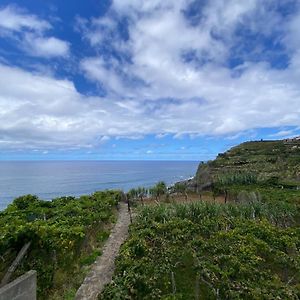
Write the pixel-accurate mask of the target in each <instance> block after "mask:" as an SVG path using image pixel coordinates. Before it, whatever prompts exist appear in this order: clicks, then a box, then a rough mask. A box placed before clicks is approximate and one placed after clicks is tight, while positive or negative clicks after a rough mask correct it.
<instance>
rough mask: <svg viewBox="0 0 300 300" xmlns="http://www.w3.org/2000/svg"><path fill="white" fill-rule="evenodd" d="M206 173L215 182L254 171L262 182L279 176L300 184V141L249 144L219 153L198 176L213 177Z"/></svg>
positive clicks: (201, 165) (200, 170)
mask: <svg viewBox="0 0 300 300" xmlns="http://www.w3.org/2000/svg"><path fill="white" fill-rule="evenodd" d="M204 170H208V171H209V175H210V176H211V177H212V178H213V179H214V178H215V177H216V176H217V175H218V174H222V173H225V172H236V171H239V172H243V171H247V172H249V171H251V172H255V173H257V174H258V175H259V178H260V179H267V178H270V177H272V176H276V177H279V178H280V179H281V180H283V181H285V182H295V183H297V182H299V181H300V140H298V141H289V142H286V141H284V140H282V141H281V140H280V141H260V142H246V143H243V144H240V145H239V146H236V147H234V148H232V149H230V150H228V151H227V152H225V153H222V154H219V155H218V157H217V158H216V159H215V160H213V161H210V162H208V163H207V164H200V166H199V168H198V171H197V176H196V178H197V179H198V180H200V181H201V180H202V181H203V180H204V181H205V177H209V176H208V174H205V172H204ZM203 175H206V176H203Z"/></svg>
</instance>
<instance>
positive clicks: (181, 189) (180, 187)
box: [174, 182, 188, 201]
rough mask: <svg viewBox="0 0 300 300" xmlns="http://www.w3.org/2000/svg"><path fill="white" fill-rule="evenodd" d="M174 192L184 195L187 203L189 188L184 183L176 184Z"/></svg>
mask: <svg viewBox="0 0 300 300" xmlns="http://www.w3.org/2000/svg"><path fill="white" fill-rule="evenodd" d="M174 190H175V192H177V193H180V194H182V195H184V198H185V200H186V201H187V199H188V194H187V186H186V185H185V184H184V183H180V182H178V183H176V184H175V186H174Z"/></svg>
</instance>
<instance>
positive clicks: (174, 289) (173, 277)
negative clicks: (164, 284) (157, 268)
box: [171, 272, 176, 295]
mask: <svg viewBox="0 0 300 300" xmlns="http://www.w3.org/2000/svg"><path fill="white" fill-rule="evenodd" d="M171 280H172V293H173V295H175V294H176V282H175V276H174V272H171Z"/></svg>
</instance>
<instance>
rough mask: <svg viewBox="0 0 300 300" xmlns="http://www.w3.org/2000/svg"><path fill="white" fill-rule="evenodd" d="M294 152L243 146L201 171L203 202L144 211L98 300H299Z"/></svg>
mask: <svg viewBox="0 0 300 300" xmlns="http://www.w3.org/2000/svg"><path fill="white" fill-rule="evenodd" d="M299 147H300V142H299V141H298V140H294V141H293V140H288V141H267V142H264V141H261V142H248V143H243V144H241V145H239V146H237V147H234V148H232V149H230V150H229V151H227V152H226V153H223V154H220V155H218V157H217V158H216V159H215V160H214V161H211V162H208V163H202V164H200V166H199V169H198V171H197V174H196V176H195V179H194V180H193V181H188V183H187V184H188V185H190V187H191V189H190V190H191V191H190V193H191V194H190V196H192V195H195V194H194V189H193V188H197V191H198V192H199V195H201V193H202V198H201V197H200V198H198V199H197V201H194V202H190V203H184V204H177V203H172V201H170V200H169V202H171V203H163V204H162V203H160V204H159V205H152V206H143V207H141V208H140V209H139V210H138V212H137V217H136V221H135V222H134V224H133V225H132V226H131V229H130V235H129V238H128V240H127V242H126V243H125V244H124V245H123V246H122V249H121V253H120V256H119V258H118V261H117V264H116V272H115V276H114V278H113V281H112V282H111V283H110V284H109V285H108V286H107V287H106V289H105V290H104V292H103V293H102V295H101V296H100V297H99V299H165V300H167V299H168V300H170V299H173V300H174V299H204V300H206V299H209V300H210V299H211V300H215V299H216V300H221V299H222V300H223V299H227V300H232V299H241V300H242V299H243V300H244V299H249V300H250V299H251V300H252V299H253V300H254V299H256V300H261V299H265V300H269V299H270V300H271V299H278V300H280V299H282V300H286V299H294V300H297V299H299V298H300V230H299V228H300V227H299V224H300V209H299V208H300V190H299V189H298V188H297V186H298V185H297V184H298V182H299V179H298V178H299V170H300V168H299V167H300V148H299ZM201 188H203V189H207V191H205V192H203V191H201ZM204 194H211V195H213V197H211V200H206V201H204V200H203V199H205V197H203V195H204ZM225 197H226V198H227V201H226V200H224V201H222V202H221V203H217V202H216V201H214V200H213V199H225ZM190 199H191V198H190ZM200 199H202V200H200Z"/></svg>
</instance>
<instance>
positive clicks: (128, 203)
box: [126, 197, 132, 224]
mask: <svg viewBox="0 0 300 300" xmlns="http://www.w3.org/2000/svg"><path fill="white" fill-rule="evenodd" d="M126 198H127V207H128V213H129V217H130V224H131V223H132V216H131V207H130V200H129V198H128V197H126Z"/></svg>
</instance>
